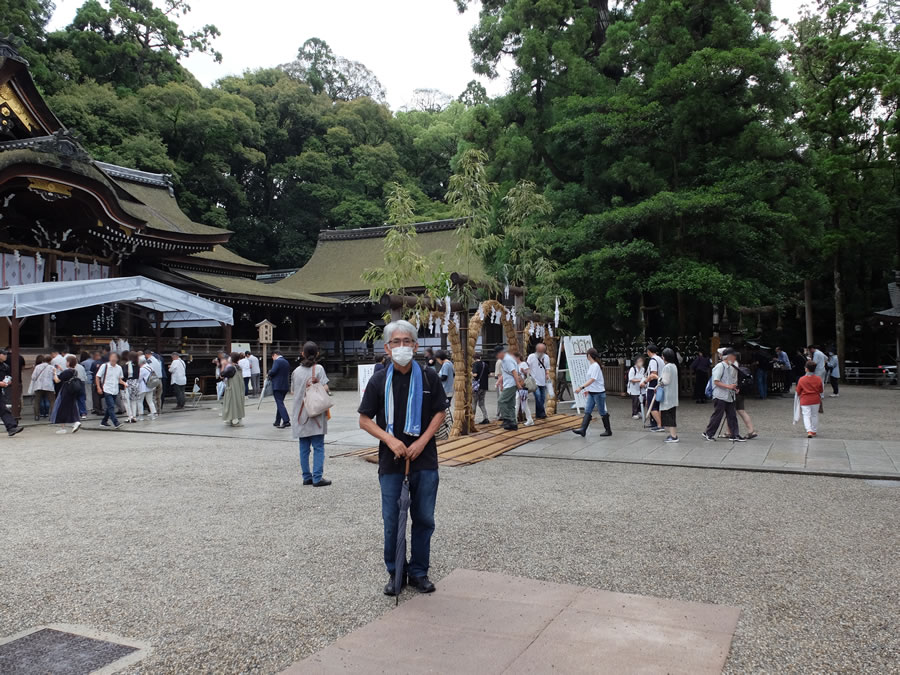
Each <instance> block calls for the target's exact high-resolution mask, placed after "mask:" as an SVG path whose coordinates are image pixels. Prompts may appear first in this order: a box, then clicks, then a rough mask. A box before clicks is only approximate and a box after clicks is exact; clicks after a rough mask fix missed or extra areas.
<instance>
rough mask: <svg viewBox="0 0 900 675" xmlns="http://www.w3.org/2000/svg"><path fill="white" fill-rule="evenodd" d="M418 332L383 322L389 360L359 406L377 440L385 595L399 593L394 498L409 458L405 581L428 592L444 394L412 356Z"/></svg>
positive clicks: (362, 422) (408, 326)
mask: <svg viewBox="0 0 900 675" xmlns="http://www.w3.org/2000/svg"><path fill="white" fill-rule="evenodd" d="M418 348H419V343H418V331H417V330H416V327H415V326H413V325H412V324H411V323H409V322H408V321H392V322H391V323H389V324H388V325H387V326H385V327H384V349H385V352H387V354H388V355H389V356H390V358H391V363H390V364H389V365H388V367H387V368H385V369H384V370H379V371H378V372H377V373H375V374H374V375H373V376H372V379H370V380H369V383H368V385H367V386H366V391H365V394H363V399H362V402H361V403H360V405H359V411H358V412H359V428H360V429H362V430H363V431H366V432H368V433H369V434H371V435H372V436H374V437H375V438H377V439H378V441H379V442H378V478H379V482H380V483H381V517H382V519H383V521H384V564H385V567H386V568H387V572H388V576H389V579H388V583H387V585H386V586H385V587H384V593H385V595H398V594H399V593H400V592H401V591H402V590H403V585H405V583H406V582H404V583H403V584H401V586H400V588H396V586H395V583H394V572H395V571H396V570H395V558H396V544H397V527H398V516H399V509H398V505H397V503H398V501H399V499H400V491H401V489H402V487H403V476H404V474H405V471H406V462H407V461H409V494H410V499H411V502H410V517H411V518H412V538H411V542H410V558H409V564H408V565H407V566H406V569H407V580H408V583H409V585H411V586H412V587H413V588H415V589H416V590H417V591H419V592H420V593H432V592H433V591H434V584H433V583H431V581H430V580H429V579H428V568H429V566H430V562H431V535H432V534H433V533H434V506H435V502H436V500H437V489H438V456H437V444H436V443H435V440H434V434H435V432H436V431H437V429H438V427H439V426H440V425H441V423H442V422H443V421H444V416H445V414H446V412H445V411H446V408H447V399H446V397H445V396H444V389H443V387H442V386H441V381H440V379H439V378H438V375H437V373H436V372H435V371H434V370H433V369H431V368H427V367H426V368H423V367H421V366H420V365H419V364H418V363H416V362H415V361H414V360H413V357H414V356H415V353H416V351H417V350H418Z"/></svg>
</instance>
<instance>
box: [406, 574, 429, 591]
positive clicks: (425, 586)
mask: <svg viewBox="0 0 900 675" xmlns="http://www.w3.org/2000/svg"><path fill="white" fill-rule="evenodd" d="M409 585H410V586H412V587H413V588H415V589H416V590H417V591H419V593H434V584H433V583H431V581H430V580H429V579H428V577H410V578H409Z"/></svg>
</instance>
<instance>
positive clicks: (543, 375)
mask: <svg viewBox="0 0 900 675" xmlns="http://www.w3.org/2000/svg"><path fill="white" fill-rule="evenodd" d="M528 372H529V374H530V375H531V377H533V378H534V382H535V384H536V385H537V389H535V390H534V416H535V417H536V418H537V419H539V420H542V419H544V418H545V417H547V412H546V410H545V409H544V405H545V404H546V403H547V373H549V372H550V357H549V356H547V346H546V345H545V344H544V343H543V342H538V343H537V346H536V347H535V348H534V353H532V354H530V355H529V356H528Z"/></svg>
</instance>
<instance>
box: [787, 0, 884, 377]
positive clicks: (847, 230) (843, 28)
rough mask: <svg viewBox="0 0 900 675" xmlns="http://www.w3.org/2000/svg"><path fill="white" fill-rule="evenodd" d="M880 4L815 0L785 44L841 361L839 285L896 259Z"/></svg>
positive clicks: (858, 282) (843, 295) (856, 281)
mask: <svg viewBox="0 0 900 675" xmlns="http://www.w3.org/2000/svg"><path fill="white" fill-rule="evenodd" d="M882 4H883V10H882V9H878V10H876V11H874V12H873V11H871V10H870V9H868V8H867V5H866V3H865V2H862V1H860V0H840V1H838V0H819V2H818V3H816V5H815V6H814V7H810V8H807V9H806V11H805V12H804V14H803V16H802V17H801V18H800V19H799V20H798V21H797V22H796V23H795V24H794V25H793V26H792V36H791V37H792V39H791V41H790V43H789V50H790V59H791V63H792V65H793V67H794V73H795V77H796V82H797V92H798V100H799V102H800V107H801V116H800V125H801V127H802V128H803V129H804V131H805V132H806V134H807V139H808V143H809V146H808V148H807V150H806V155H807V156H808V158H809V161H810V163H811V165H812V167H813V172H814V177H815V181H816V184H817V186H818V187H819V189H820V190H821V191H822V192H823V193H824V194H825V195H826V197H827V200H828V213H827V215H826V217H825V219H824V221H825V222H824V228H823V232H822V236H821V237H820V238H819V239H818V241H817V242H816V244H817V247H816V248H817V253H818V255H817V258H820V259H821V260H822V261H823V262H824V263H825V267H826V269H830V271H831V277H832V288H833V292H834V321H835V325H834V331H835V341H836V346H837V351H838V355H839V358H840V359H841V360H842V361H843V359H844V356H845V350H846V323H847V320H846V313H845V308H846V303H847V300H848V297H847V290H848V286H849V288H853V287H854V286H856V287H857V288H859V287H860V286H864V285H865V276H864V275H861V274H859V270H860V269H861V268H862V269H866V268H868V269H871V267H872V266H873V265H874V266H875V268H876V269H886V268H887V267H888V266H889V265H890V264H891V263H896V261H897V258H896V256H897V253H898V228H897V223H898V222H900V197H898V191H897V179H898V177H900V174H898V169H897V167H898V164H897V159H898V156H897V149H898V147H897V113H898V110H897V108H898V100H900V51H898V44H897V42H896V41H895V39H894V38H896V25H895V24H893V25H892V22H891V19H890V15H889V14H888V11H887V10H890V8H891V7H890V3H882ZM892 31H893V33H892ZM863 251H864V252H865V253H864V254H863V255H860V253H862V252H863ZM848 273H849V275H850V277H851V280H850V282H849V284H848V281H847V276H848ZM878 276H879V279H878V282H879V283H884V281H885V279H884V278H883V276H882V275H878ZM864 309H867V310H868V311H869V312H871V310H872V308H871V307H868V308H864Z"/></svg>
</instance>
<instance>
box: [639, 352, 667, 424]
mask: <svg viewBox="0 0 900 675" xmlns="http://www.w3.org/2000/svg"><path fill="white" fill-rule="evenodd" d="M658 353H659V348H658V347H657V346H656V345H654V344H649V345H647V356H648V358H647V375H646V377H645V378H644V384H646V385H647V405H648V406H649V407H650V431H665V429H663V426H662V413H660V412H659V401H657V400H656V386H657V385H658V384H659V377H660V374H661V373H662V369H663V366H664V365H665V364H664V363H663V360H662V359H661V358H660V357H659V356H657V354H658Z"/></svg>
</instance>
